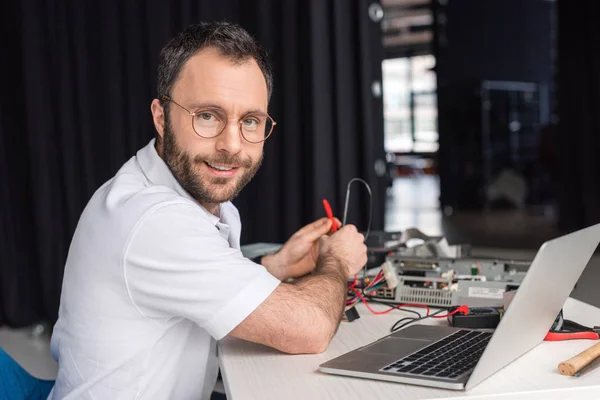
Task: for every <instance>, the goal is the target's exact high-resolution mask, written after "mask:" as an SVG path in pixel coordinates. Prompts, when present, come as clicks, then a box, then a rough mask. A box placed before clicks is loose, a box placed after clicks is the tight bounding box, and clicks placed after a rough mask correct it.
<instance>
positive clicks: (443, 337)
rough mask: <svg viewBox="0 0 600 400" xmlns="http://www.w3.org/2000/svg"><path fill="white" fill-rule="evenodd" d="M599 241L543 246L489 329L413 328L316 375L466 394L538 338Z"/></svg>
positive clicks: (588, 234)
mask: <svg viewBox="0 0 600 400" xmlns="http://www.w3.org/2000/svg"><path fill="white" fill-rule="evenodd" d="M599 242H600V224H597V225H594V226H591V227H589V228H585V229H582V230H580V231H577V232H574V233H571V234H568V235H566V236H562V237H559V238H557V239H553V240H550V241H548V242H546V243H544V244H543V245H542V247H541V248H540V249H539V251H538V253H537V255H536V256H535V259H534V260H533V262H532V264H531V266H530V267H529V270H528V272H527V275H526V276H525V279H524V280H523V282H522V284H521V286H520V287H519V289H518V290H517V293H516V294H515V296H514V298H513V299H512V302H511V303H510V307H509V308H508V310H507V311H506V313H505V314H504V316H503V318H502V320H501V321H500V324H499V325H498V327H497V328H496V330H495V331H494V332H490V331H483V330H468V329H460V328H451V327H444V326H428V325H412V326H409V327H408V328H405V329H403V330H400V331H398V332H395V333H392V334H391V335H388V336H386V337H384V338H382V339H380V340H378V341H376V342H374V343H371V344H369V345H367V346H364V347H361V348H359V349H356V350H354V351H351V352H349V353H346V354H344V355H342V356H340V357H337V358H335V359H333V360H330V361H328V362H326V363H324V364H321V365H320V367H319V369H320V370H321V371H322V372H326V373H330V374H337V375H345V376H354V377H360V378H370V379H377V380H383V381H391V382H402V383H409V384H415V385H422V386H432V387H438V388H446V389H454V390H465V389H470V388H472V387H473V386H475V385H477V384H478V383H480V382H481V381H483V380H484V379H486V378H488V377H489V376H491V375H492V374H494V373H495V372H497V371H498V370H500V369H501V368H503V367H505V366H506V365H508V364H510V363H511V362H512V361H514V360H516V359H517V358H519V357H520V356H522V355H523V354H525V353H527V352H528V351H529V350H531V349H533V348H534V347H535V346H537V345H538V344H539V343H541V342H542V341H543V339H544V336H545V335H546V334H547V333H548V330H549V329H550V327H551V326H552V323H553V322H554V320H555V318H556V316H557V315H558V313H559V311H560V309H561V308H562V307H563V305H564V303H565V301H566V299H567V298H568V297H569V294H570V293H571V291H572V290H573V287H574V286H575V284H576V283H577V280H578V279H579V277H580V275H581V273H582V272H583V270H584V268H585V267H586V265H587V263H588V262H589V260H590V258H591V257H592V255H593V253H594V251H595V250H596V247H597V246H598V243H599Z"/></svg>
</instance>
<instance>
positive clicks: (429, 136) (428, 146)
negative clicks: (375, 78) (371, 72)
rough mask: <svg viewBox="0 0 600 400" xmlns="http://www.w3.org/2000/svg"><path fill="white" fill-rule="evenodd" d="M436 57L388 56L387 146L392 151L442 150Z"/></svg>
mask: <svg viewBox="0 0 600 400" xmlns="http://www.w3.org/2000/svg"><path fill="white" fill-rule="evenodd" d="M434 66H435V57H434V56H433V55H423V56H414V57H403V58H394V59H389V60H384V61H383V65H382V69H383V104H384V138H385V149H386V151H388V152H392V153H435V152H436V151H437V150H438V131H437V99H436V77H435V73H434V72H433V67H434Z"/></svg>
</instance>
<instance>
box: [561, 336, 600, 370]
mask: <svg viewBox="0 0 600 400" xmlns="http://www.w3.org/2000/svg"><path fill="white" fill-rule="evenodd" d="M598 357H600V343H596V344H595V345H593V346H592V347H590V348H589V349H587V350H584V351H582V352H581V353H579V354H577V355H576V356H575V357H573V358H571V359H569V360H567V361H563V362H561V363H560V364H558V372H560V373H561V374H562V375H569V376H573V375H575V374H576V373H578V372H579V371H581V370H582V369H583V368H585V367H586V366H588V365H589V364H590V363H591V362H592V361H594V360H595V359H596V358H598Z"/></svg>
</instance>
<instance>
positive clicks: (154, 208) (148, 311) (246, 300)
mask: <svg viewBox="0 0 600 400" xmlns="http://www.w3.org/2000/svg"><path fill="white" fill-rule="evenodd" d="M219 214H220V218H218V217H216V216H215V215H213V214H211V213H209V212H208V211H207V210H205V209H204V208H203V207H201V206H200V205H199V204H198V203H197V202H196V201H195V200H194V199H193V198H192V197H191V196H190V195H189V194H188V193H187V192H186V191H185V190H184V189H183V188H182V187H181V186H180V185H179V183H178V182H177V181H176V180H175V178H174V177H173V175H172V174H171V172H170V170H169V169H168V167H167V165H166V164H165V163H164V162H163V160H162V159H161V158H160V157H159V156H158V154H157V153H156V150H155V149H154V140H152V141H151V142H150V144H148V145H147V146H146V147H144V148H143V149H141V150H140V151H138V153H137V155H136V156H135V157H133V158H131V159H130V160H129V161H128V162H127V163H126V164H125V165H124V166H123V167H122V168H121V170H120V171H119V172H118V173H117V175H116V176H115V177H114V178H113V179H111V180H110V181H108V182H107V183H106V184H104V185H103V186H102V187H101V188H100V189H98V191H97V192H96V193H95V194H94V196H93V197H92V199H91V200H90V202H89V203H88V205H87V207H86V208H85V210H84V212H83V214H82V215H81V218H80V220H79V224H78V225H77V229H76V231H75V235H74V236H73V241H72V243H71V247H70V249H69V255H68V258H67V264H66V267H65V274H64V280H63V287H62V296H61V304H60V311H59V318H58V322H57V323H56V325H55V327H54V332H53V335H52V343H51V349H52V355H53V357H54V358H55V359H56V361H57V362H58V364H59V372H58V378H57V380H56V384H55V387H54V389H53V393H51V395H50V398H53V399H63V398H64V399H112V400H114V399H153V400H157V399H208V398H210V393H211V392H212V389H213V386H214V384H215V381H216V378H217V372H218V363H217V354H216V340H219V339H221V338H223V337H224V336H225V335H227V334H228V333H229V332H230V331H231V330H232V329H233V328H235V327H236V326H237V325H238V324H239V323H240V322H241V321H243V320H244V319H245V318H246V317H247V316H248V315H249V314H250V313H251V312H252V311H253V310H254V309H256V307H257V306H258V305H260V303H262V302H263V301H264V300H265V299H266V298H267V297H268V296H269V295H270V294H271V292H272V291H273V290H274V289H275V288H276V287H277V285H278V284H279V283H280V282H279V280H278V279H276V278H275V277H273V276H272V275H271V274H269V273H268V272H267V270H266V269H265V268H264V267H263V266H261V265H258V264H255V263H254V262H252V261H250V260H248V259H247V258H244V256H243V255H242V253H241V252H240V245H239V240H240V231H241V223H240V218H239V214H238V211H237V209H236V208H235V207H234V206H233V204H231V203H224V204H222V205H221V207H220V213H219Z"/></svg>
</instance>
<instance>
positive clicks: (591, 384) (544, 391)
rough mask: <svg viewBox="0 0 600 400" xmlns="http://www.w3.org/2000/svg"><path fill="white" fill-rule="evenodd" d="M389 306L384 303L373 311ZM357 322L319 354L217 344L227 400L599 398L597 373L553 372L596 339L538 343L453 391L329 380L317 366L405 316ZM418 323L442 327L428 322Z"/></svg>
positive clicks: (580, 309)
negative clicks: (481, 378)
mask: <svg viewBox="0 0 600 400" xmlns="http://www.w3.org/2000/svg"><path fill="white" fill-rule="evenodd" d="M373 307H374V308H375V307H376V308H377V309H380V310H383V309H386V307H385V306H377V305H375V306H373ZM358 310H359V312H360V319H358V320H356V321H354V322H351V323H347V322H342V324H341V326H340V329H339V330H338V332H337V334H336V336H335V337H334V338H333V340H332V342H331V344H330V346H329V348H328V349H327V350H326V351H325V352H324V353H322V354H317V355H287V354H283V353H280V352H278V351H276V350H273V349H271V348H268V347H266V346H262V345H258V344H254V343H250V342H246V341H243V340H238V339H234V338H225V339H224V340H222V341H221V342H220V344H219V359H220V365H221V374H222V376H223V381H224V384H225V389H226V392H227V398H228V399H229V400H245V399H261V400H263V399H264V400H270V399H286V400H287V399H303V400H304V399H308V400H317V399H344V400H348V399H356V398H361V399H390V400H391V399H411V400H412V399H440V398H460V399H503V400H504V399H511V400H516V399H519V400H525V399H527V400H529V399H533V398H540V399H556V400H559V399H560V400H565V399H600V368H596V369H591V370H588V372H585V373H583V374H582V375H581V376H580V377H578V378H575V377H568V376H563V375H560V374H559V373H558V370H557V366H558V364H559V362H561V361H564V360H566V359H568V358H570V357H572V356H574V355H576V354H578V353H579V352H580V351H583V350H585V349H586V348H588V347H589V346H591V345H593V344H594V342H592V341H591V340H573V341H564V342H543V343H542V344H540V345H539V346H537V347H536V348H534V349H533V350H531V351H530V352H529V353H527V354H525V355H524V356H522V357H521V358H519V359H517V360H516V361H514V362H513V363H511V364H510V365H509V366H507V367H505V368H504V369H502V370H500V371H498V372H497V373H496V374H494V375H492V376H491V377H490V378H488V379H486V380H485V381H483V382H482V383H480V384H479V385H477V386H476V387H474V388H473V389H472V390H469V391H466V392H465V391H463V392H456V391H450V390H442V389H433V388H426V387H420V386H413V385H405V384H400V383H388V382H382V381H374V380H369V379H360V378H351V377H343V376H335V375H328V374H324V373H321V372H319V371H318V367H319V364H321V363H323V362H325V361H327V360H330V359H332V358H334V357H337V356H339V355H341V354H343V353H345V352H348V351H350V350H354V349H356V348H358V347H360V346H364V345H366V344H369V343H371V342H373V341H374V340H377V339H379V338H380V337H382V336H385V335H387V334H388V333H389V331H390V328H391V326H392V325H393V323H394V322H395V321H397V320H398V319H399V318H402V317H403V316H406V315H408V313H405V312H402V311H392V312H390V313H388V314H385V315H374V314H371V313H370V312H369V311H368V310H367V309H366V308H365V307H364V306H363V305H362V304H360V305H359V306H358ZM564 312H565V318H567V319H571V320H574V321H576V322H579V323H581V324H583V325H588V326H593V325H600V309H598V308H596V307H592V306H590V305H588V304H586V303H582V302H579V301H577V300H574V299H569V300H567V303H566V304H565V307H564ZM419 323H427V324H444V323H446V322H445V319H444V320H436V319H426V320H423V321H420V322H419Z"/></svg>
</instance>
